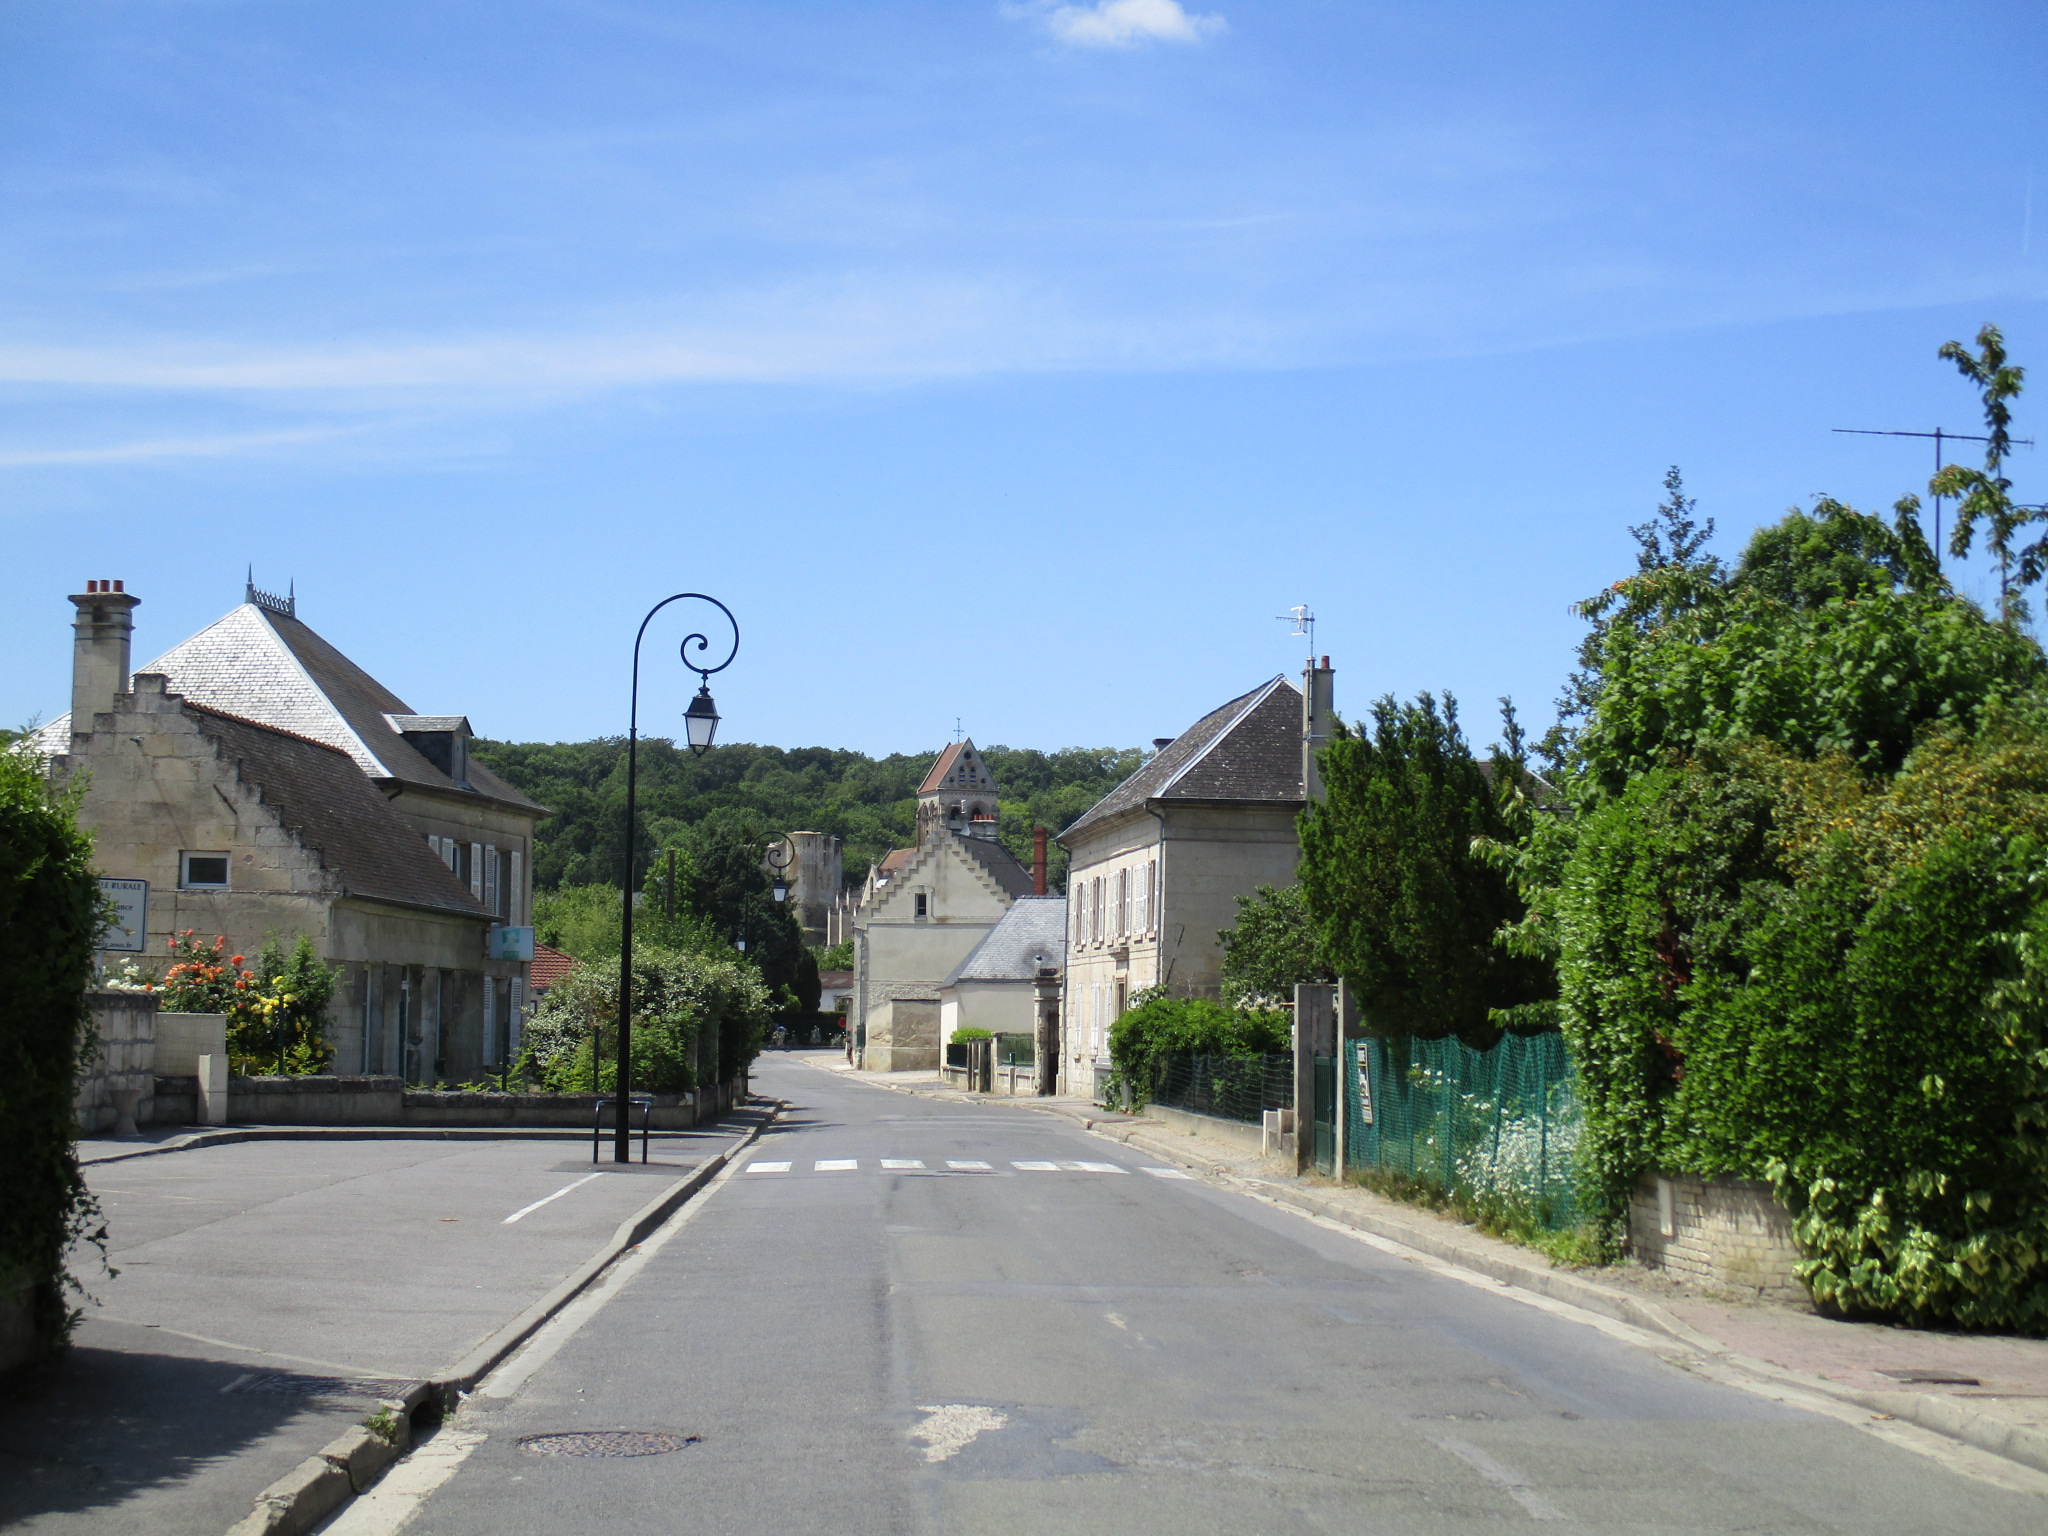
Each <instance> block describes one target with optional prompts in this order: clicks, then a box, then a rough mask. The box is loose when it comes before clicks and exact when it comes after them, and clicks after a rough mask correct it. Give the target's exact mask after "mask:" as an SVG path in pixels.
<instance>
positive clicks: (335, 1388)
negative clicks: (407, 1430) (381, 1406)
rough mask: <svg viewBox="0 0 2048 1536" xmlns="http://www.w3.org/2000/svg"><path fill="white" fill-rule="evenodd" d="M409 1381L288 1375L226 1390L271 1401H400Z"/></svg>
mask: <svg viewBox="0 0 2048 1536" xmlns="http://www.w3.org/2000/svg"><path fill="white" fill-rule="evenodd" d="M411 1385H412V1383H411V1382H409V1381H390V1380H386V1379H384V1378H383V1377H374V1376H373V1377H361V1376H299V1375H295V1374H293V1373H292V1372H289V1371H278V1372H273V1373H271V1374H269V1375H265V1376H251V1377H250V1378H249V1379H248V1380H246V1381H238V1382H236V1383H235V1384H234V1385H233V1386H231V1387H229V1388H227V1389H226V1390H228V1391H229V1392H234V1393H237V1394H239V1393H245V1392H247V1393H260V1394H264V1395H267V1396H272V1397H402V1396H403V1395H404V1394H405V1390H406V1388H408V1387H410V1386H411Z"/></svg>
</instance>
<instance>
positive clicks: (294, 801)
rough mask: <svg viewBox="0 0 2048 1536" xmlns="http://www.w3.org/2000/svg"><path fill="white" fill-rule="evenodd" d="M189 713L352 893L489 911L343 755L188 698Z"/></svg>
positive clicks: (474, 912) (476, 913)
mask: <svg viewBox="0 0 2048 1536" xmlns="http://www.w3.org/2000/svg"><path fill="white" fill-rule="evenodd" d="M186 709H187V710H188V712H189V713H190V714H191V715H192V718H193V719H194V720H195V721H197V722H198V725H199V728H200V730H201V731H203V732H204V733H205V734H206V735H207V736H208V737H209V738H211V739H212V740H213V741H214V742H215V743H216V744H218V746H219V747H220V751H221V755H222V756H223V757H225V758H227V759H228V760H230V761H232V762H235V763H237V764H238V765H239V766H240V770H241V775H242V778H243V779H244V780H245V781H246V782H247V783H249V784H250V785H251V786H253V787H254V788H255V789H256V791H257V793H258V794H259V795H260V796H261V797H262V799H263V803H264V804H265V805H267V806H269V807H270V808H271V809H272V810H273V811H275V812H276V813H277V816H278V819H279V820H280V821H282V822H283V823H284V825H285V826H287V827H289V828H291V829H292V831H293V832H294V833H295V834H296V835H297V836H298V839H299V841H300V842H301V843H302V844H303V845H305V846H306V847H308V848H310V849H313V850H314V851H315V852H317V853H318V854H319V856H320V862H321V863H322V864H323V865H324V866H325V867H326V868H328V869H329V870H331V871H333V872H334V874H335V875H336V877H337V878H338V879H339V880H340V883H341V887H342V889H343V890H344V891H346V892H347V893H348V894H349V895H351V896H362V897H366V898H368V899H370V900H375V901H391V902H398V903H401V904H403V905H405V906H412V907H431V908H434V909H437V910H439V911H443V912H457V913H461V914H462V915H463V916H465V917H475V918H479V919H482V918H488V917H489V916H490V912H489V909H487V908H486V907H485V906H484V904H483V903H482V902H480V901H478V900H477V899H476V898H475V897H474V896H472V895H470V893H469V887H468V886H466V885H464V884H463V883H462V882H461V881H460V880H458V879H456V878H455V875H454V874H453V873H452V872H451V871H450V870H449V868H448V866H447V865H446V864H443V863H442V862H441V860H440V859H439V858H438V857H436V856H435V854H434V851H433V850H432V849H431V848H429V847H428V846H427V842H426V839H425V838H424V837H423V836H422V835H421V834H420V833H418V832H416V831H415V830H413V828H412V827H411V826H410V825H408V824H407V823H406V821H405V818H404V817H402V816H400V815H399V814H398V812H397V811H396V810H394V809H393V808H392V806H391V803H390V801H388V800H386V799H385V798H384V796H383V794H382V793H380V792H379V790H378V789H377V787H376V786H375V785H374V784H372V783H371V782H370V781H369V779H368V778H366V777H365V776H364V775H363V772H362V770H361V769H360V768H358V767H357V766H356V764H355V763H354V761H352V760H351V758H350V756H349V754H348V753H346V752H344V751H342V750H341V749H340V748H338V747H334V746H330V745H328V744H327V743H325V742H321V741H316V740H314V739H313V738H311V737H308V736H302V735H297V734H294V733H292V732H289V731H280V730H277V729H276V728H274V727H272V726H269V725H266V724H264V723H262V722H260V721H255V720H242V719H237V718H236V717H235V716H233V715H231V714H226V713H224V712H222V711H220V710H216V709H210V708H207V707H206V706H204V705H200V704H195V703H193V702H192V701H191V700H189V699H188V700H187V701H186Z"/></svg>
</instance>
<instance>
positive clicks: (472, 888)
mask: <svg viewBox="0 0 2048 1536" xmlns="http://www.w3.org/2000/svg"><path fill="white" fill-rule="evenodd" d="M462 846H463V847H464V848H466V849H468V850H469V857H468V859H467V861H466V862H467V863H468V865H469V868H468V870H467V871H466V873H467V874H468V876H469V894H470V895H472V896H474V897H475V898H476V899H477V900H478V901H482V900H483V899H484V845H483V844H482V843H464V844H463V845H462Z"/></svg>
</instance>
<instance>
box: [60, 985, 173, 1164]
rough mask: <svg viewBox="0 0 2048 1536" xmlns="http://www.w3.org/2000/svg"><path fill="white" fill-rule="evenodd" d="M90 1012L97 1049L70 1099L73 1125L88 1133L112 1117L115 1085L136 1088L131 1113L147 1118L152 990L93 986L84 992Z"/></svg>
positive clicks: (152, 1066)
mask: <svg viewBox="0 0 2048 1536" xmlns="http://www.w3.org/2000/svg"><path fill="white" fill-rule="evenodd" d="M85 1002H86V1007H87V1008H88V1009H89V1010H90V1011H91V1014H92V1025H93V1029H94V1030H95V1031H96V1032H97V1034H98V1036H99V1049H98V1051H97V1053H96V1054H95V1055H94V1057H93V1064H92V1067H91V1069H90V1070H89V1071H87V1072H85V1073H84V1074H82V1075H81V1076H80V1077H79V1080H78V1094H77V1097H76V1098H75V1099H74V1100H73V1101H72V1102H73V1105H74V1107H75V1109H76V1110H77V1114H78V1128H79V1129H80V1130H81V1131H83V1132H84V1133H86V1134H87V1135H91V1134H92V1133H93V1132H95V1131H104V1130H107V1129H109V1128H110V1127H111V1126H112V1125H113V1123H114V1101H113V1099H112V1097H111V1094H112V1091H113V1090H114V1089H116V1088H124V1089H136V1090H138V1091H140V1093H141V1094H142V1098H141V1101H140V1102H139V1103H138V1104H137V1106H136V1110H135V1118H136V1121H137V1123H138V1124H145V1123H147V1122H148V1121H149V1120H150V1119H151V1118H152V1115H153V1106H152V1105H151V1103H150V1095H151V1092H152V1090H153V1089H154V1088H155V1087H156V994H155V993H154V992H130V991H127V990H125V989H120V988H114V987H94V988H91V989H90V990H88V991H87V992H86V994H85Z"/></svg>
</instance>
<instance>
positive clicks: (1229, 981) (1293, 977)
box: [1216, 885, 1335, 1008]
mask: <svg viewBox="0 0 2048 1536" xmlns="http://www.w3.org/2000/svg"><path fill="white" fill-rule="evenodd" d="M1216 937H1217V939H1218V940H1219V941H1220V942H1221V944H1222V946H1223V1000H1224V1002H1225V1003H1227V1004H1228V1005H1229V1006H1231V1007H1233V1008H1276V1007H1280V1006H1282V1005H1284V1004H1288V1003H1292V1002H1293V1001H1294V989H1295V987H1296V985H1298V984H1299V983H1302V982H1316V981H1332V980H1335V976H1334V974H1333V973H1332V971H1331V970H1330V967H1329V966H1328V965H1327V964H1326V963H1325V962H1324V960H1323V954H1322V946H1321V943H1320V942H1319V940H1318V939H1317V937H1316V926H1315V922H1314V920H1313V919H1312V918H1311V917H1310V916H1309V912H1308V907H1307V905H1306V904H1305V903H1304V902H1303V900H1302V895H1301V887H1300V886H1298V885H1290V886H1288V887H1286V888H1285V889H1284V890H1276V889H1274V888H1273V887H1272V886H1270V885H1262V886H1260V887H1259V888H1258V890H1257V891H1256V892H1254V893H1253V894H1252V895H1250V896H1240V897H1238V898H1237V925H1236V926H1235V927H1233V928H1225V929H1224V930H1223V931H1222V932H1221V933H1219V934H1217V935H1216Z"/></svg>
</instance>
